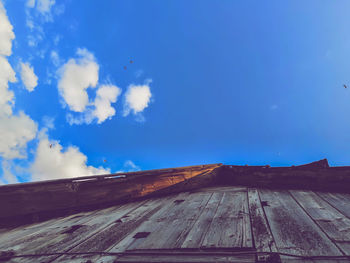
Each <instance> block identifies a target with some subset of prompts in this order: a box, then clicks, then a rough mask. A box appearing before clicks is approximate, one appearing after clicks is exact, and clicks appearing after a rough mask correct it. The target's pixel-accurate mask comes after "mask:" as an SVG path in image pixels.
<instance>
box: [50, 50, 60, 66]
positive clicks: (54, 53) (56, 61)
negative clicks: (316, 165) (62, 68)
mask: <svg viewBox="0 0 350 263" xmlns="http://www.w3.org/2000/svg"><path fill="white" fill-rule="evenodd" d="M50 57H51V62H52V64H54V65H55V66H56V67H58V66H59V65H60V64H61V59H60V56H59V55H58V53H57V51H55V50H52V51H51V53H50Z"/></svg>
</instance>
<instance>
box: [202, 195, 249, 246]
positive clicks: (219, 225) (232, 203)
mask: <svg viewBox="0 0 350 263" xmlns="http://www.w3.org/2000/svg"><path fill="white" fill-rule="evenodd" d="M247 199H248V198H247V192H246V191H242V192H225V193H224V195H223V198H222V199H221V202H220V205H219V207H218V209H217V211H216V214H215V216H214V218H213V220H212V221H211V224H210V226H209V229H208V231H207V233H206V235H205V237H204V239H203V242H202V245H201V246H202V247H203V248H252V247H253V243H252V235H251V228H250V219H249V210H248V200H247Z"/></svg>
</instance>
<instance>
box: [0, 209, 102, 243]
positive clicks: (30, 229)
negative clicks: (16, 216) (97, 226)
mask: <svg viewBox="0 0 350 263" xmlns="http://www.w3.org/2000/svg"><path fill="white" fill-rule="evenodd" d="M96 213H98V210H96V211H92V212H81V213H77V214H73V215H70V216H67V217H61V218H55V219H51V220H47V221H44V222H41V223H36V224H31V225H25V226H20V227H17V228H15V229H13V230H11V231H8V232H5V233H3V234H2V235H0V249H1V248H6V247H8V244H10V243H9V242H14V241H15V240H17V239H23V238H25V237H27V236H30V235H33V234H34V233H40V232H43V231H45V230H46V228H48V227H56V226H58V225H60V224H64V223H65V222H69V224H72V225H73V224H74V222H75V221H76V222H78V221H81V220H86V221H87V220H89V218H90V217H91V216H92V215H94V214H96ZM18 242H21V241H20V240H19V241H18Z"/></svg>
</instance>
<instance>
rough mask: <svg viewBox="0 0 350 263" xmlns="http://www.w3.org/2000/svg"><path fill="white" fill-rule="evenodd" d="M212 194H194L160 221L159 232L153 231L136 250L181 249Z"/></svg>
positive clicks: (157, 222)
mask: <svg viewBox="0 0 350 263" xmlns="http://www.w3.org/2000/svg"><path fill="white" fill-rule="evenodd" d="M210 196H211V193H205V192H204V193H192V194H190V195H189V196H188V197H187V198H186V199H185V200H182V202H181V203H178V205H177V206H174V207H173V209H171V210H169V211H168V214H167V215H166V217H164V218H160V219H158V220H157V221H156V222H154V224H159V228H158V229H157V231H153V232H152V233H150V235H149V236H147V238H146V239H145V240H144V241H143V243H142V244H140V245H139V246H138V247H137V248H135V249H160V248H178V247H181V245H182V243H183V241H184V239H185V238H186V236H187V234H188V232H189V231H190V230H191V228H192V225H193V224H194V222H195V220H196V219H197V218H198V216H199V215H200V213H201V210H203V209H204V207H205V206H206V204H207V202H208V200H209V198H210Z"/></svg>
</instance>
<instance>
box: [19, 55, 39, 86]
mask: <svg viewBox="0 0 350 263" xmlns="http://www.w3.org/2000/svg"><path fill="white" fill-rule="evenodd" d="M21 79H22V82H23V84H24V86H25V88H26V89H27V90H28V91H29V92H31V91H33V90H34V88H35V87H36V86H37V85H38V77H37V76H36V75H35V73H34V69H33V67H31V66H30V64H29V63H23V62H21Z"/></svg>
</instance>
